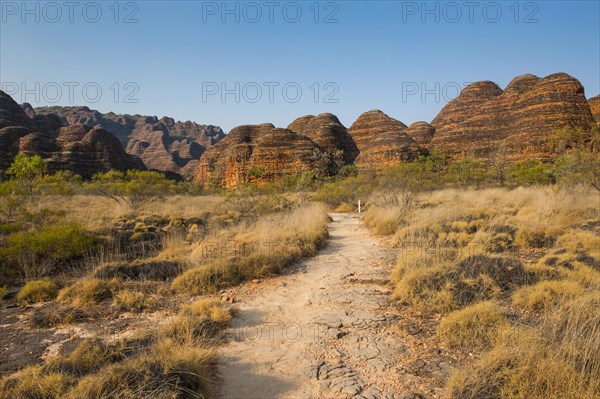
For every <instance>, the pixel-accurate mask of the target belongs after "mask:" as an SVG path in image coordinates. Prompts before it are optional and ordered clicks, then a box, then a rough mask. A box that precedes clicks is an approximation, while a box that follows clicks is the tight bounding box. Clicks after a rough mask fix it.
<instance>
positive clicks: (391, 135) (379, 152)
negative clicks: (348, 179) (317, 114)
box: [348, 110, 422, 170]
mask: <svg viewBox="0 0 600 399" xmlns="http://www.w3.org/2000/svg"><path fill="white" fill-rule="evenodd" d="M406 130H407V126H406V125H405V124H404V123H402V122H400V121H398V120H396V119H393V118H391V117H389V116H388V115H386V114H384V113H383V112H381V111H379V110H373V111H369V112H365V113H364V114H362V115H361V116H359V118H358V119H357V120H356V122H354V123H353V124H352V126H351V127H350V129H348V134H349V135H350V136H351V137H352V139H353V140H354V142H355V143H356V146H357V147H358V150H359V151H360V154H359V155H358V157H357V158H356V160H355V161H354V163H355V164H356V166H357V167H358V168H359V169H363V170H382V169H385V168H387V167H390V166H396V165H398V164H400V163H401V162H404V161H412V160H414V159H416V158H417V157H418V156H419V155H420V154H421V153H422V149H421V148H420V147H419V145H418V144H417V143H416V142H415V140H413V139H412V138H411V137H410V136H408V135H407V134H406V133H405V131H406Z"/></svg>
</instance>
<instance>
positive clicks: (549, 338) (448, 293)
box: [371, 187, 600, 399]
mask: <svg viewBox="0 0 600 399" xmlns="http://www.w3.org/2000/svg"><path fill="white" fill-rule="evenodd" d="M391 214H393V212H391ZM371 221H372V222H373V223H374V227H375V228H377V226H378V225H379V227H380V228H381V229H383V230H382V231H386V230H389V229H388V228H389V226H390V224H389V222H388V221H387V220H385V218H381V219H377V218H372V219H371ZM397 226H398V227H397V228H396V230H395V231H393V232H391V235H392V242H393V243H394V244H395V245H396V246H397V247H398V249H399V256H398V263H397V266H396V268H395V269H394V271H393V273H392V275H391V278H392V280H393V281H394V282H395V284H396V288H395V292H394V295H395V297H396V298H397V299H398V300H399V301H400V303H401V304H402V305H404V306H410V307H411V308H413V309H415V310H419V311H422V312H432V311H434V312H440V313H446V312H450V311H454V312H453V313H450V314H449V315H448V316H447V317H445V318H444V319H443V320H442V322H441V323H440V325H439V328H438V335H439V337H440V338H441V340H442V341H443V342H445V343H446V345H447V346H448V347H449V348H451V349H454V350H456V351H458V352H465V351H474V352H475V353H476V354H478V355H480V356H481V357H480V358H479V359H480V360H478V361H476V362H474V363H469V362H467V363H465V364H463V365H462V366H461V367H460V368H458V369H457V370H455V371H454V372H453V373H452V375H451V378H450V380H449V382H448V384H447V397H449V398H452V399H504V398H509V399H547V398H556V399H558V398H561V399H562V398H584V399H591V398H597V397H600V377H599V376H600V355H599V354H600V198H598V195H597V193H592V192H590V191H586V190H581V191H577V192H575V191H566V190H561V189H557V188H555V187H552V188H528V189H522V188H519V189H515V190H510V191H509V190H504V189H485V190H479V191H473V190H465V191H458V190H454V189H450V190H441V191H436V192H432V193H427V194H424V195H421V196H419V197H417V198H416V201H415V206H414V207H413V208H412V209H411V211H410V212H409V213H408V214H407V215H406V216H405V217H404V219H403V220H402V222H401V223H398V224H397ZM392 230H393V229H392ZM490 299H493V300H494V302H493V303H492V302H486V301H488V300H490ZM503 309H506V312H505V311H504V310H503ZM505 313H506V314H510V317H507V316H505ZM475 358H478V357H475Z"/></svg>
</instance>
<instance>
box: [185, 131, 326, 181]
mask: <svg viewBox="0 0 600 399" xmlns="http://www.w3.org/2000/svg"><path fill="white" fill-rule="evenodd" d="M320 151H322V150H321V149H320V147H319V146H318V145H317V144H315V143H314V142H313V141H312V140H311V139H310V138H308V137H306V136H303V135H301V134H297V133H295V132H293V131H291V130H289V129H278V128H275V126H273V125H272V124H270V123H268V124H262V125H245V126H238V127H236V128H234V129H233V130H231V132H229V134H228V135H227V136H226V137H225V138H224V139H223V140H221V141H220V142H219V143H217V144H215V145H214V146H212V147H210V148H209V149H208V150H206V152H205V153H204V154H203V155H202V157H201V158H200V162H199V166H198V169H197V171H196V176H195V181H196V182H197V183H199V184H200V185H202V186H203V187H209V186H224V187H227V188H231V187H235V186H237V185H239V184H241V183H246V182H250V183H258V184H261V183H267V182H272V181H275V180H277V179H279V178H281V177H283V176H290V175H294V174H299V173H302V172H307V171H310V170H313V169H315V168H317V167H318V163H319V157H318V155H317V154H318V153H319V152H320Z"/></svg>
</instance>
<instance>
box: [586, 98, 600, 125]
mask: <svg viewBox="0 0 600 399" xmlns="http://www.w3.org/2000/svg"><path fill="white" fill-rule="evenodd" d="M588 104H589V105H590V111H592V116H593V117H594V120H595V121H596V125H598V126H600V94H599V95H597V96H596V97H592V98H590V99H589V100H588Z"/></svg>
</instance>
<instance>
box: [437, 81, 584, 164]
mask: <svg viewBox="0 0 600 399" xmlns="http://www.w3.org/2000/svg"><path fill="white" fill-rule="evenodd" d="M591 123H593V118H592V114H591V112H590V106H589V105H588V102H587V100H586V98H585V94H584V89H583V86H582V85H581V83H580V82H579V81H578V80H577V79H575V78H573V77H571V76H569V75H567V74H564V73H557V74H553V75H550V76H547V77H545V78H538V77H536V76H533V75H523V76H519V77H517V78H515V79H513V80H512V81H511V82H510V83H509V84H508V86H507V87H506V88H505V89H504V91H502V90H500V88H499V87H498V86H497V85H496V84H494V83H492V82H477V83H473V84H471V85H469V86H467V87H466V88H465V89H464V90H463V91H462V93H461V94H460V96H459V97H457V98H456V99H454V100H453V101H451V102H450V103H448V105H446V107H444V109H443V110H442V111H441V112H440V113H439V114H438V116H436V118H435V119H434V120H433V121H432V122H431V124H432V125H433V126H434V127H435V134H434V136H433V139H432V140H431V143H430V144H429V149H431V150H434V151H439V152H444V153H447V154H450V155H451V156H461V155H469V156H472V157H474V158H477V159H481V160H487V159H489V158H490V157H491V156H493V153H494V152H495V151H496V150H497V149H498V148H500V147H503V148H505V149H506V151H507V152H508V153H509V156H510V157H511V158H512V159H513V160H516V159H523V158H529V157H534V158H539V159H549V158H550V157H551V156H552V155H553V154H552V153H551V149H550V148H549V146H548V145H547V138H548V136H549V135H551V134H552V133H553V132H555V131H556V130H558V129H561V128H565V127H583V128H589V126H590V124H591Z"/></svg>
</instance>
